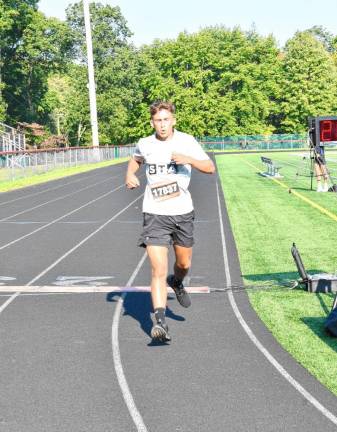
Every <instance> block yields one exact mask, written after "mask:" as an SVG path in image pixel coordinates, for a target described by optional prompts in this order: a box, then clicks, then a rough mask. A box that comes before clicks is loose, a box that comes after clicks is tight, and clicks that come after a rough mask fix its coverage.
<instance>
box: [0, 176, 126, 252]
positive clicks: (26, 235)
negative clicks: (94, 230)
mask: <svg viewBox="0 0 337 432" xmlns="http://www.w3.org/2000/svg"><path fill="white" fill-rule="evenodd" d="M122 187H125V185H124V184H122V185H120V186H118V187H116V188H115V189H112V190H111V191H109V192H107V193H105V194H103V195H100V196H99V197H97V198H95V199H93V200H91V201H89V202H87V203H85V204H83V205H82V206H81V207H78V208H76V209H74V210H72V211H71V212H69V213H66V214H65V215H63V216H60V217H58V218H57V219H54V220H52V221H51V222H49V223H47V224H45V225H42V226H41V227H39V228H36V229H35V230H34V231H31V232H30V233H28V234H25V235H23V236H21V237H19V238H17V239H15V240H12V241H11V242H9V243H6V244H4V245H3V246H0V251H1V250H3V249H5V248H7V247H9V246H11V245H13V244H15V243H17V242H19V241H20V240H23V239H25V238H27V237H29V236H31V235H33V234H35V233H37V232H39V231H41V230H43V229H45V228H47V227H49V226H50V225H53V224H55V223H56V222H59V221H60V220H62V219H64V218H65V217H67V216H70V215H71V214H73V213H76V212H77V211H79V210H81V209H83V208H84V207H87V206H88V205H90V204H93V203H94V202H96V201H98V200H100V199H102V198H105V197H106V196H108V195H110V194H111V193H113V192H115V191H116V190H118V189H121V188H122ZM109 221H110V219H109Z"/></svg>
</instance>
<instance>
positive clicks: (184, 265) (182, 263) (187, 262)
mask: <svg viewBox="0 0 337 432" xmlns="http://www.w3.org/2000/svg"><path fill="white" fill-rule="evenodd" d="M176 266H177V267H178V268H179V269H181V270H188V269H189V268H190V267H191V258H185V259H184V260H179V261H177V262H176Z"/></svg>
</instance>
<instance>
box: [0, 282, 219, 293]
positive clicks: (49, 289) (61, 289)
mask: <svg viewBox="0 0 337 432" xmlns="http://www.w3.org/2000/svg"><path fill="white" fill-rule="evenodd" d="M185 289H186V291H187V292H188V293H190V294H209V293H210V292H211V290H210V289H209V287H208V286H200V287H192V286H189V287H186V286H185ZM16 291H20V292H21V293H22V294H23V293H40V294H43V293H71V294H87V293H112V292H116V293H127V292H151V287H150V286H131V285H126V286H111V285H98V286H97V285H80V284H78V285H68V286H67V285H65V286H55V285H29V286H28V285H23V286H18V285H2V286H0V293H11V292H16ZM167 292H168V294H174V291H173V289H172V288H170V287H168V288H167Z"/></svg>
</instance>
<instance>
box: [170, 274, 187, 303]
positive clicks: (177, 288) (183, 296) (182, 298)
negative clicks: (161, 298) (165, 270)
mask: <svg viewBox="0 0 337 432" xmlns="http://www.w3.org/2000/svg"><path fill="white" fill-rule="evenodd" d="M166 282H167V284H168V285H169V286H170V287H171V288H172V289H173V291H174V292H175V294H176V297H177V300H178V302H179V303H180V304H181V306H183V307H184V308H188V307H190V306H191V299H190V296H189V295H188V293H187V291H186V290H185V288H184V285H183V283H182V282H181V281H177V279H176V278H175V276H174V275H173V274H171V275H169V276H167V279H166Z"/></svg>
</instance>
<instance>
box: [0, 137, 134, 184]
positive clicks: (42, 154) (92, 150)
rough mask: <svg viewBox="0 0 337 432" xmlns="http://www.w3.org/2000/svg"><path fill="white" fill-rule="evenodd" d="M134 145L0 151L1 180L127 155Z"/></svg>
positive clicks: (130, 152) (129, 154)
mask: <svg viewBox="0 0 337 432" xmlns="http://www.w3.org/2000/svg"><path fill="white" fill-rule="evenodd" d="M134 148H135V147H134V146H133V145H125V146H105V147H67V148H58V149H49V150H28V151H15V152H0V181H4V180H15V179H18V178H22V177H28V176H31V175H35V174H41V173H44V172H47V171H51V170H54V169H57V168H69V167H73V166H79V165H85V164H91V163H97V162H103V161H108V160H112V159H119V158H125V157H129V156H131V155H132V154H133V152H134Z"/></svg>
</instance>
